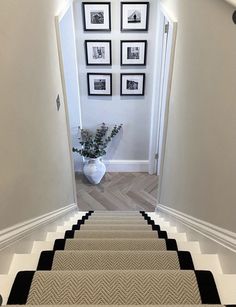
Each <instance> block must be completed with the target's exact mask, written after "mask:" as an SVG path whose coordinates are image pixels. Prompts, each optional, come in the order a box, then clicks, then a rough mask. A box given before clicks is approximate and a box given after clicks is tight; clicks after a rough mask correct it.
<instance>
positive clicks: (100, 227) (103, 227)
mask: <svg viewBox="0 0 236 307" xmlns="http://www.w3.org/2000/svg"><path fill="white" fill-rule="evenodd" d="M81 229H84V230H131V231H134V230H135V231H136V230H142V231H145V230H147V231H152V227H151V226H150V225H148V224H147V223H145V224H142V225H140V224H138V225H135V224H134V225H130V224H105V225H99V224H94V225H93V224H86V223H85V224H84V225H81Z"/></svg>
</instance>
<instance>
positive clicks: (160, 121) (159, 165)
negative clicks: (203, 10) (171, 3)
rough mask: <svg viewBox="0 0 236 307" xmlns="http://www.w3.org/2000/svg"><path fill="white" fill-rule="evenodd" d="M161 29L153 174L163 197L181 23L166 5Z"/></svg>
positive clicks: (161, 11)
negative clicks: (172, 85)
mask: <svg viewBox="0 0 236 307" xmlns="http://www.w3.org/2000/svg"><path fill="white" fill-rule="evenodd" d="M157 29H158V34H157V50H156V52H157V59H156V64H155V70H156V74H155V79H154V84H155V86H154V90H153V103H152V123H151V134H150V135H151V136H150V150H149V173H150V174H157V175H158V176H159V185H158V197H159V195H160V191H161V181H162V172H163V167H164V158H165V145H166V137H167V128H168V112H169V99H170V93H171V82H172V72H173V66H174V55H175V41H176V35H177V22H176V21H174V19H173V18H171V17H170V15H169V14H168V13H167V12H166V10H165V8H164V6H163V5H160V7H159V14H158V25H157ZM158 201H159V199H158Z"/></svg>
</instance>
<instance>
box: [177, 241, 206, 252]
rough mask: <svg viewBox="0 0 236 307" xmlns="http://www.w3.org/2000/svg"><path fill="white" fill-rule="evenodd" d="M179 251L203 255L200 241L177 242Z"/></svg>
mask: <svg viewBox="0 0 236 307" xmlns="http://www.w3.org/2000/svg"><path fill="white" fill-rule="evenodd" d="M177 246H178V250H179V251H189V252H190V253H196V254H201V248H200V244H199V242H198V241H187V242H184V241H177Z"/></svg>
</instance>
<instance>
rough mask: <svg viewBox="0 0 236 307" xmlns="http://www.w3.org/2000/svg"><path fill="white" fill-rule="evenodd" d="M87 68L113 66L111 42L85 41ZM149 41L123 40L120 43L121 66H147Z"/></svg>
mask: <svg viewBox="0 0 236 307" xmlns="http://www.w3.org/2000/svg"><path fill="white" fill-rule="evenodd" d="M85 58H86V65H87V66H111V65H112V41H111V40H85ZM146 62H147V40H122V41H121V42H120V65H121V66H146Z"/></svg>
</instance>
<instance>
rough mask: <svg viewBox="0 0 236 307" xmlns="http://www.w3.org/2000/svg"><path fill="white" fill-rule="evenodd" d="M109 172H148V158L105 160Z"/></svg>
mask: <svg viewBox="0 0 236 307" xmlns="http://www.w3.org/2000/svg"><path fill="white" fill-rule="evenodd" d="M104 163H105V165H106V169H107V172H111V173H112V172H114V173H115V172H121V173H122V172H133V173H148V170H149V161H148V160H105V161H104Z"/></svg>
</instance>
